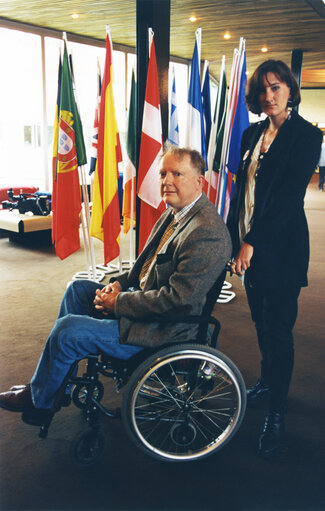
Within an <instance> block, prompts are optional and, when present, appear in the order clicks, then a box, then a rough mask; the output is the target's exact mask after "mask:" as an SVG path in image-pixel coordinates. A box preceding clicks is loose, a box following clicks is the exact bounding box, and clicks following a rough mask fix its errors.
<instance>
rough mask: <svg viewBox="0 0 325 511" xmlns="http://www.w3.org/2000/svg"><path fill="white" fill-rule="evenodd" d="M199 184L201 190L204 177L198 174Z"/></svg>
mask: <svg viewBox="0 0 325 511" xmlns="http://www.w3.org/2000/svg"><path fill="white" fill-rule="evenodd" d="M199 184H200V186H201V188H203V186H204V176H202V174H199Z"/></svg>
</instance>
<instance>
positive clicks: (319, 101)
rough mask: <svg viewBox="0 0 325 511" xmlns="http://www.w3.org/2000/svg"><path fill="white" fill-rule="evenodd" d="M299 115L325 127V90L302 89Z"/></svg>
mask: <svg viewBox="0 0 325 511" xmlns="http://www.w3.org/2000/svg"><path fill="white" fill-rule="evenodd" d="M299 114H300V115H301V116H302V117H304V118H305V119H306V120H307V121H309V122H315V123H317V124H318V125H321V126H322V127H325V89H302V91H301V103H300V105H299Z"/></svg>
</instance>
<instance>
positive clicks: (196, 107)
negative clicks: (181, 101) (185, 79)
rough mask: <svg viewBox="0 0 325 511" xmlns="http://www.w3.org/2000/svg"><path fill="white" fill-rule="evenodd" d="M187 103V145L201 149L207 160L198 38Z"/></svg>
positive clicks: (200, 151)
mask: <svg viewBox="0 0 325 511" xmlns="http://www.w3.org/2000/svg"><path fill="white" fill-rule="evenodd" d="M187 104H188V122H187V137H186V145H187V146H188V147H190V148H191V149H196V150H197V151H199V153H201V154H202V156H203V158H204V159H205V161H207V152H206V146H205V136H204V120H203V106H202V94H201V84H200V65H199V50H198V43H197V39H195V46H194V52H193V58H192V65H191V76H190V85H189V90H188V98H187Z"/></svg>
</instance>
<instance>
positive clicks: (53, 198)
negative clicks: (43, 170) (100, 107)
mask: <svg viewBox="0 0 325 511" xmlns="http://www.w3.org/2000/svg"><path fill="white" fill-rule="evenodd" d="M61 76H62V58H61V51H60V55H59V66H58V92H57V98H56V107H55V117H54V123H53V152H52V196H51V210H52V243H53V245H54V244H55V233H56V215H55V214H54V211H55V210H56V176H57V174H56V170H57V156H58V140H59V113H60V96H61Z"/></svg>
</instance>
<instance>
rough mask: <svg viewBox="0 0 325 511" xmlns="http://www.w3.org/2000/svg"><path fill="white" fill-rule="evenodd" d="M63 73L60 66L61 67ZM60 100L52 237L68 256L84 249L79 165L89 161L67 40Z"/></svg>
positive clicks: (59, 251)
mask: <svg viewBox="0 0 325 511" xmlns="http://www.w3.org/2000/svg"><path fill="white" fill-rule="evenodd" d="M59 75H60V69H59ZM58 88H59V89H60V100H59V102H57V108H58V112H59V115H58V117H57V118H56V119H57V124H56V123H55V125H54V147H53V154H54V157H55V151H57V152H56V162H55V165H53V167H54V166H55V169H54V173H53V191H54V204H53V203H52V211H53V226H54V229H53V232H52V239H53V242H54V245H55V251H56V254H57V255H58V257H60V259H65V258H66V257H68V256H69V255H70V254H72V253H73V252H75V251H76V250H78V249H79V248H80V239H79V223H80V219H79V215H80V210H81V193H80V184H79V174H78V165H84V164H85V163H86V162H87V159H86V152H85V145H84V140H83V133H82V125H81V121H80V117H79V112H78V109H77V105H76V102H75V96H74V92H73V83H72V76H71V69H70V67H69V61H68V54H67V46H66V42H65V41H64V53H63V63H62V71H61V80H60V85H59V87H58Z"/></svg>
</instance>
